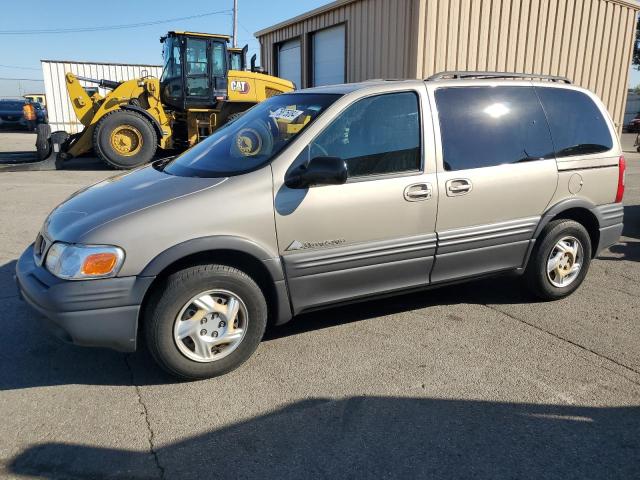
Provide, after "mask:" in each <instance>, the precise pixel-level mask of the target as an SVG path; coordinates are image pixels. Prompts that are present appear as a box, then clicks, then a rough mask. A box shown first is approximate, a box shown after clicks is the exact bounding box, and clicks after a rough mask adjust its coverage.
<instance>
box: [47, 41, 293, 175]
mask: <svg viewBox="0 0 640 480" xmlns="http://www.w3.org/2000/svg"><path fill="white" fill-rule="evenodd" d="M229 38H230V37H228V36H226V35H216V34H208V33H196V32H169V33H168V34H167V35H166V36H164V37H162V38H161V39H160V41H161V42H162V43H163V45H164V48H163V59H164V65H163V72H162V77H161V78H160V79H157V78H154V77H150V76H147V77H142V78H137V79H134V80H127V81H123V82H115V81H111V80H97V79H90V78H84V77H79V76H75V75H73V74H72V73H67V74H66V86H67V90H68V92H69V98H70V99H71V104H72V105H73V109H74V111H75V113H76V116H77V117H78V119H79V121H80V122H81V123H82V124H83V125H84V130H83V131H82V132H81V133H78V134H75V135H68V136H67V135H64V134H62V133H60V132H57V133H54V134H51V133H50V132H49V131H48V130H47V129H46V128H43V129H41V131H40V132H39V134H38V140H37V143H36V146H37V149H38V153H39V156H40V158H45V157H47V156H50V155H51V154H54V155H55V154H57V156H56V161H55V164H56V167H58V168H60V166H61V164H62V161H64V160H66V159H68V158H71V157H76V156H78V155H82V154H84V153H86V152H88V151H90V150H91V149H93V150H94V151H95V153H96V154H97V155H98V157H100V158H101V159H102V160H104V161H105V162H106V163H107V164H109V165H110V166H112V167H114V168H120V169H127V168H133V167H137V166H139V165H142V164H145V163H147V162H149V161H151V160H152V158H153V157H154V155H155V154H156V150H157V148H158V147H159V148H162V149H167V150H185V149H187V148H189V147H191V146H193V145H195V144H196V143H198V142H199V141H200V140H202V139H203V138H206V137H207V136H209V135H210V134H211V133H212V132H213V131H215V130H216V129H217V128H219V127H221V126H222V125H224V124H225V123H226V122H228V121H230V120H233V119H234V118H235V117H236V116H239V115H240V114H242V112H244V111H245V110H247V109H248V108H250V107H252V106H253V105H255V104H256V103H258V102H261V101H263V100H265V99H267V98H269V97H271V96H273V95H277V94H279V93H283V92H288V91H291V90H293V89H294V88H295V86H294V84H293V83H291V82H290V81H288V80H284V79H281V78H277V77H273V76H270V75H267V74H265V73H263V71H262V70H261V69H260V67H256V66H255V55H254V56H253V58H252V59H251V69H250V70H247V69H246V53H247V48H246V47H245V48H243V49H237V48H236V49H231V48H228V47H227V43H228V42H229ZM80 81H85V82H93V83H97V84H98V85H99V86H100V87H102V88H107V89H110V90H111V92H110V93H108V94H107V95H106V96H104V97H102V96H100V95H99V94H97V93H94V94H93V95H92V96H89V95H88V94H87V92H86V90H85V89H84V88H83V87H82V85H81V84H80ZM56 135H57V136H56Z"/></svg>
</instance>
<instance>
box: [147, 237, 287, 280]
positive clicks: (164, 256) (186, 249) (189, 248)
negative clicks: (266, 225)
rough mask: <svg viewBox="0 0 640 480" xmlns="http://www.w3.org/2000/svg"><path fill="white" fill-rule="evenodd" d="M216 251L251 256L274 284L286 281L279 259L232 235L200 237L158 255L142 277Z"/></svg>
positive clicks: (156, 273) (250, 242) (246, 240)
mask: <svg viewBox="0 0 640 480" xmlns="http://www.w3.org/2000/svg"><path fill="white" fill-rule="evenodd" d="M215 250H234V251H237V252H241V253H246V254H248V255H251V256H252V257H254V258H256V259H257V260H260V261H261V262H262V263H264V264H265V267H266V268H267V270H268V271H269V273H270V274H271V278H272V279H273V281H274V282H276V281H279V280H284V274H283V271H282V264H281V263H280V258H279V257H273V256H272V255H270V254H269V253H268V252H267V250H266V249H265V248H263V247H261V246H260V245H258V244H257V243H255V242H252V241H251V240H248V239H246V238H242V237H236V236H232V235H213V236H210V237H199V238H193V239H191V240H187V241H186V242H182V243H178V244H177V245H174V246H172V247H170V248H168V249H166V250H165V251H164V252H161V253H160V254H158V255H157V256H156V257H155V258H154V259H153V260H151V261H150V262H149V263H148V264H147V266H146V267H144V270H143V271H142V272H141V273H140V275H141V276H143V277H146V276H149V277H155V276H158V275H159V274H160V273H162V271H163V270H164V269H165V268H167V267H168V266H169V265H171V264H173V263H175V262H177V261H178V260H181V259H183V258H185V257H188V256H189V255H194V254H197V253H203V252H210V251H215Z"/></svg>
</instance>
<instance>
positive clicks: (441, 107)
mask: <svg viewBox="0 0 640 480" xmlns="http://www.w3.org/2000/svg"><path fill="white" fill-rule="evenodd" d="M435 95H436V104H437V106H438V117H439V118H440V132H441V136H442V150H443V152H442V153H443V157H444V168H445V169H446V170H464V169H467V168H479V167H491V166H494V165H502V164H505V163H518V162H527V161H532V160H540V159H544V158H553V156H554V155H553V144H552V143H551V135H550V134H549V126H548V125H547V121H546V118H545V115H544V111H543V110H542V106H541V105H540V101H539V100H538V97H537V95H536V93H535V91H534V89H533V87H515V86H514V87H455V88H441V89H438V90H436V94H435Z"/></svg>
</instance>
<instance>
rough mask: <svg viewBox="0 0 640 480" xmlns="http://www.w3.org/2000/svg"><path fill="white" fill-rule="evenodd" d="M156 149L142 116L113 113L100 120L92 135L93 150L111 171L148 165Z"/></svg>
mask: <svg viewBox="0 0 640 480" xmlns="http://www.w3.org/2000/svg"><path fill="white" fill-rule="evenodd" d="M157 148H158V137H157V135H156V131H155V130H154V128H153V126H152V125H151V124H150V123H149V121H148V120H147V119H146V118H144V117H143V116H142V115H140V114H139V113H136V112H130V111H126V110H116V111H115V112H111V113H109V114H107V115H105V116H104V118H102V119H101V120H100V121H99V122H98V124H97V125H96V128H95V129H94V131H93V149H94V150H95V152H96V154H97V155H98V157H100V159H101V160H102V161H104V162H105V163H106V164H107V165H109V166H110V167H113V168H117V169H121V170H126V169H129V168H135V167H139V166H140V165H144V164H145V163H149V162H150V161H151V160H152V159H153V156H154V155H155V153H156V149H157Z"/></svg>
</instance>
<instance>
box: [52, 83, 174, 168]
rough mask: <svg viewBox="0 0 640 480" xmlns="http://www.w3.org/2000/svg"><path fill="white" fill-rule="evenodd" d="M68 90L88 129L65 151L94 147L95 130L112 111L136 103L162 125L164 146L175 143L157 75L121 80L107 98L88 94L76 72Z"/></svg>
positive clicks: (72, 152) (76, 152) (75, 153)
mask: <svg viewBox="0 0 640 480" xmlns="http://www.w3.org/2000/svg"><path fill="white" fill-rule="evenodd" d="M65 78H66V85H67V92H68V93H69V98H70V100H71V105H72V106H73V109H74V112H75V114H76V117H77V118H78V120H79V121H80V123H82V125H84V130H83V131H82V132H81V133H80V134H79V136H78V137H77V138H75V139H74V141H73V142H72V143H71V144H70V145H69V147H68V150H67V151H66V152H65V153H67V154H68V155H71V156H74V157H76V156H78V155H81V154H83V153H86V152H88V151H89V150H91V149H92V148H93V131H94V129H95V127H96V125H97V124H98V122H99V121H100V120H101V119H102V118H104V117H105V116H106V115H108V114H109V113H111V112H113V111H116V110H119V109H121V108H122V107H125V106H128V105H130V104H131V103H132V102H135V105H137V106H139V109H140V110H143V111H144V112H146V114H147V115H148V116H149V119H150V120H151V123H152V124H155V125H158V126H159V130H160V131H159V132H158V139H159V143H160V146H161V147H162V148H166V147H167V146H168V145H170V142H171V126H170V118H169V117H168V115H167V114H166V112H165V110H164V108H163V106H162V103H161V102H160V84H159V82H158V79H157V78H152V77H147V78H144V79H141V78H136V79H133V80H126V81H123V82H120V83H118V84H117V86H115V88H114V89H113V91H111V92H109V93H107V95H106V96H105V97H101V96H100V95H97V94H95V95H93V96H91V97H90V96H89V95H87V92H86V91H85V90H84V88H83V87H82V86H81V85H80V81H79V79H78V78H77V77H76V76H75V75H73V74H72V73H67V74H66V76H65Z"/></svg>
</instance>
